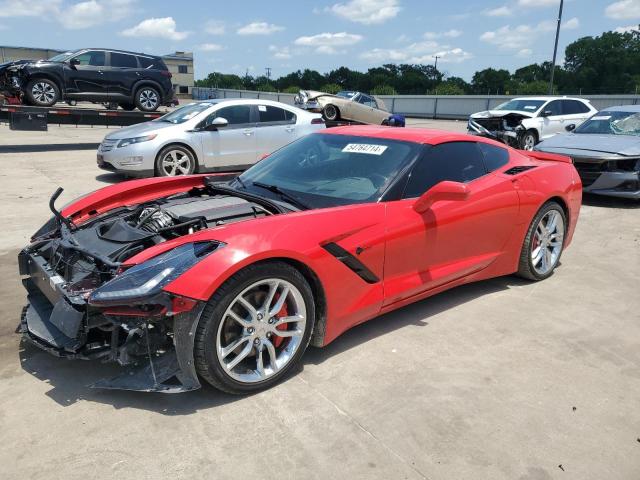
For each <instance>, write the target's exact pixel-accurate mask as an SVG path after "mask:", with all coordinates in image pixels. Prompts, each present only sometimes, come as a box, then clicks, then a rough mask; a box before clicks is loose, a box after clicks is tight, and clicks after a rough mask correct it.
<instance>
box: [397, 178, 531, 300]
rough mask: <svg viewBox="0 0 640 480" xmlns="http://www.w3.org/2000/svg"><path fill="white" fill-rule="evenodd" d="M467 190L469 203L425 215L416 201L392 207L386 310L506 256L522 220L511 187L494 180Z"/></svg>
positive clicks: (440, 205)
mask: <svg viewBox="0 0 640 480" xmlns="http://www.w3.org/2000/svg"><path fill="white" fill-rule="evenodd" d="M468 187H469V190H470V195H469V197H468V198H467V200H465V201H446V202H444V201H443V202H438V203H436V204H434V205H433V206H432V207H431V209H429V210H427V211H426V212H425V213H422V214H420V213H417V212H416V211H414V210H413V204H414V203H415V199H408V200H401V201H397V202H391V203H389V204H388V207H387V208H388V211H387V219H388V220H387V249H386V255H385V279H384V289H385V300H384V304H385V305H389V304H392V303H394V302H397V301H399V300H402V299H405V298H408V297H411V296H413V295H417V294H419V293H421V292H424V291H426V290H429V289H432V288H435V287H438V286H440V285H442V284H445V283H448V282H451V281H453V280H456V279H458V278H460V277H464V276H466V275H468V274H470V273H473V272H475V271H478V270H481V269H483V268H485V267H486V266H488V265H489V264H490V263H491V262H492V261H493V260H495V259H496V258H497V257H498V256H500V255H501V254H502V253H503V249H504V247H505V245H506V243H507V241H508V240H509V238H510V236H511V234H512V232H513V230H514V227H515V225H516V222H517V219H518V209H519V202H518V195H517V193H516V191H515V189H514V187H513V184H512V182H511V181H509V180H505V179H503V178H500V177H499V176H497V175H494V174H489V175H485V176H484V177H481V178H479V179H477V180H475V181H473V182H470V183H469V184H468Z"/></svg>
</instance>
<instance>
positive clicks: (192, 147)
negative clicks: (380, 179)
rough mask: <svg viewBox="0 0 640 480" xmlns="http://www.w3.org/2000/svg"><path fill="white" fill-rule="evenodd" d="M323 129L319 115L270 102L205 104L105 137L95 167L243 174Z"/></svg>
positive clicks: (138, 172)
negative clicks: (238, 171)
mask: <svg viewBox="0 0 640 480" xmlns="http://www.w3.org/2000/svg"><path fill="white" fill-rule="evenodd" d="M323 128H325V124H324V120H323V119H322V116H321V115H318V114H314V113H310V112H305V111H304V110H301V109H299V108H296V107H292V106H290V105H286V104H283V103H279V102H274V101H270V100H259V99H246V100H244V99H233V100H231V99H230V100H208V101H206V102H199V103H191V104H188V105H185V106H183V107H180V108H178V109H176V110H174V111H173V112H170V113H168V114H166V115H164V116H162V117H160V118H157V119H155V120H153V121H150V122H145V123H140V124H137V125H133V126H131V127H126V128H122V129H121V130H118V131H117V132H113V133H110V134H109V135H107V136H106V137H105V138H104V140H103V141H102V143H101V144H100V146H99V147H98V159H97V160H98V166H99V167H100V168H102V169H104V170H109V171H115V172H119V173H124V174H126V175H128V176H154V175H158V176H175V175H189V174H192V173H196V172H215V171H234V170H244V169H245V168H247V167H249V166H250V165H253V164H254V163H256V162H257V161H258V160H260V159H261V158H263V157H264V156H265V155H268V154H269V153H271V152H274V151H275V150H277V149H279V148H280V147H283V146H284V145H287V144H288V143H290V142H292V141H294V140H296V139H298V138H300V137H303V136H305V135H307V134H309V133H312V132H315V131H317V130H320V129H323Z"/></svg>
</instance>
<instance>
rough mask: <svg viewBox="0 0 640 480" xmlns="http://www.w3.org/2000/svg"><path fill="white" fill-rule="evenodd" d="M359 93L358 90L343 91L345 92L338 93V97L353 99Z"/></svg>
mask: <svg viewBox="0 0 640 480" xmlns="http://www.w3.org/2000/svg"><path fill="white" fill-rule="evenodd" d="M357 94H358V92H349V91H346V90H345V91H343V92H338V93H336V95H337V96H338V97H342V98H348V99H349V100H351V99H352V98H353V97H355V96H356V95H357Z"/></svg>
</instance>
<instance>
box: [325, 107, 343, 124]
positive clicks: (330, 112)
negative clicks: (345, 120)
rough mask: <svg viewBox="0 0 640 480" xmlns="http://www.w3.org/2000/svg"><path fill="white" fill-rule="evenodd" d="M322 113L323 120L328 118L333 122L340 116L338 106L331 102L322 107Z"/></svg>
mask: <svg viewBox="0 0 640 480" xmlns="http://www.w3.org/2000/svg"><path fill="white" fill-rule="evenodd" d="M322 114H323V115H324V119H325V120H329V121H331V122H334V121H336V120H338V119H339V118H340V110H338V107H336V106H335V105H331V104H329V105H327V106H326V107H324V109H323V110H322Z"/></svg>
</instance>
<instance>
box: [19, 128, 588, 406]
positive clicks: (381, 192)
mask: <svg viewBox="0 0 640 480" xmlns="http://www.w3.org/2000/svg"><path fill="white" fill-rule="evenodd" d="M581 191H582V189H581V184H580V179H579V177H578V175H577V173H576V171H575V169H574V167H573V165H572V164H571V161H570V159H569V158H567V157H563V156H559V155H552V154H543V153H539V152H527V153H526V154H525V153H524V152H520V151H516V150H513V149H511V148H508V147H505V146H504V145H502V144H500V143H496V142H494V141H491V140H487V139H483V138H479V137H471V136H467V135H461V134H454V133H448V132H442V131H436V130H423V129H408V128H407V129H395V128H386V127H371V126H362V127H359V126H358V127H343V128H333V129H329V130H326V131H323V132H321V133H317V134H313V135H309V136H307V137H304V138H302V139H300V140H297V141H295V142H293V143H291V144H289V145H288V146H286V147H284V148H282V149H281V150H279V151H277V152H275V153H273V154H271V155H270V156H269V157H267V158H266V159H264V160H262V161H261V162H259V163H258V164H256V165H255V166H253V167H252V168H250V169H249V170H247V171H246V172H244V173H243V174H242V175H240V176H239V177H237V178H234V179H232V180H229V178H226V179H225V178H224V177H222V176H219V175H218V176H217V175H208V176H207V175H194V176H188V177H176V178H156V179H145V180H134V181H129V182H124V183H120V184H117V185H112V186H109V187H106V188H103V189H101V190H98V191H96V192H93V193H92V194H89V195H88V196H86V197H84V198H81V199H78V200H76V201H75V202H74V203H72V204H71V205H69V206H67V207H66V208H64V209H63V210H62V211H61V212H60V211H58V210H57V209H56V208H55V205H54V204H55V200H56V198H57V196H58V195H59V193H60V189H58V191H57V192H56V194H54V196H53V197H52V199H51V202H50V208H51V210H52V211H53V213H54V216H53V217H52V219H51V220H50V221H49V222H48V223H47V224H45V225H44V226H43V227H42V228H41V229H40V230H39V231H38V232H37V233H36V234H35V235H34V237H33V239H32V243H31V244H30V245H29V246H28V247H26V248H25V249H24V250H23V251H22V252H21V253H20V256H19V264H20V273H21V274H22V275H23V276H24V284H25V286H26V288H27V291H28V297H29V305H28V306H27V307H26V308H25V310H24V313H23V317H22V321H21V331H22V333H23V335H24V338H25V339H27V340H29V341H31V342H32V343H34V344H36V345H37V346H39V347H40V348H42V349H44V350H47V351H49V352H51V353H52V354H54V355H59V356H64V357H68V358H85V359H87V358H89V359H92V358H101V359H103V360H111V361H117V362H119V363H120V364H122V365H126V366H128V368H127V369H126V371H125V372H123V375H121V376H119V377H116V378H114V379H110V380H101V381H99V382H98V383H96V384H95V385H94V386H97V387H102V388H121V389H131V390H143V391H162V392H178V391H186V390H193V389H196V388H198V387H200V380H201V379H204V380H206V381H207V382H209V383H211V384H212V385H214V386H215V387H218V388H219V389H221V390H224V391H227V392H231V393H248V392H253V391H256V390H259V389H263V388H266V387H269V386H271V385H273V384H274V383H276V382H278V381H279V380H280V379H282V378H283V376H284V375H285V374H286V373H287V371H289V370H291V369H292V368H293V367H294V366H295V365H296V364H297V363H298V362H299V361H300V358H301V357H302V355H303V353H304V351H305V349H306V348H307V346H308V345H309V344H311V345H314V346H318V347H321V346H323V345H326V344H328V343H329V342H331V341H333V340H334V339H335V338H336V337H337V336H338V335H340V334H341V333H343V332H344V331H345V330H347V329H349V328H351V327H353V326H354V325H357V324H359V323H362V322H364V321H366V320H369V319H371V318H373V317H375V316H377V315H380V314H382V313H385V312H389V311H391V310H394V309H396V308H399V307H402V306H403V305H407V304H408V303H411V302H415V301H417V300H421V299H424V298H426V297H429V296H431V295H434V294H436V293H439V292H442V291H444V290H447V289H449V288H452V287H455V286H457V285H461V284H464V283H468V282H473V281H477V280H483V279H486V278H491V277H496V276H499V275H508V274H512V273H517V274H518V275H520V276H522V277H525V278H527V279H530V280H534V281H535V280H542V279H545V278H547V277H548V276H550V275H551V274H552V273H553V270H554V268H555V267H556V266H557V265H558V261H559V259H560V255H561V254H562V251H563V248H565V247H566V246H567V245H568V244H569V242H570V241H571V237H572V235H573V232H574V229H575V226H576V222H577V220H578V212H579V210H580V202H581Z"/></svg>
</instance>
